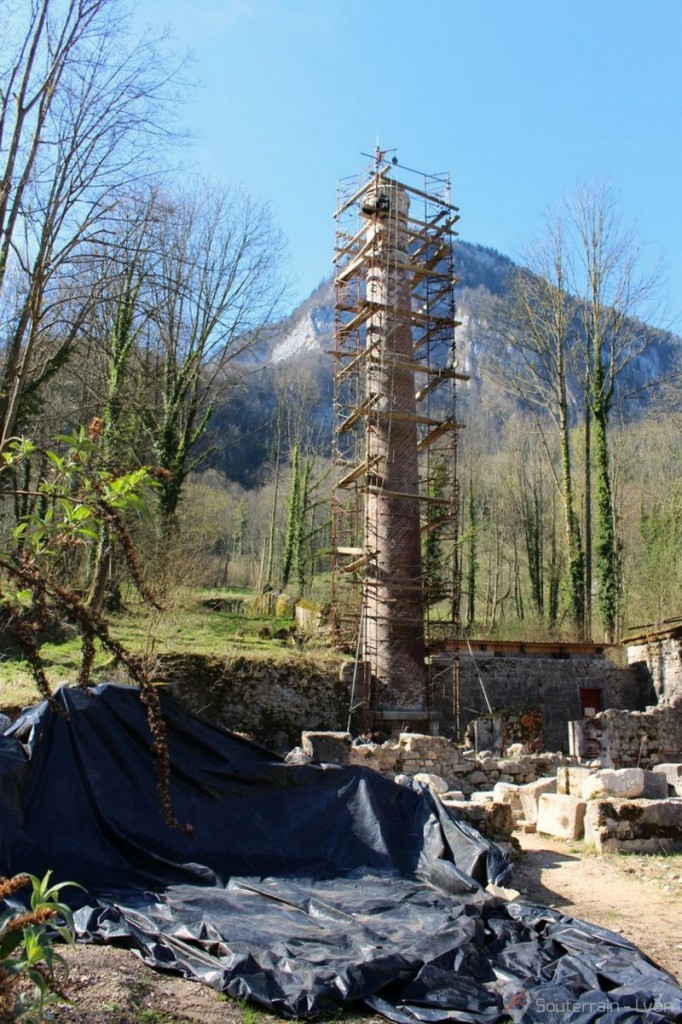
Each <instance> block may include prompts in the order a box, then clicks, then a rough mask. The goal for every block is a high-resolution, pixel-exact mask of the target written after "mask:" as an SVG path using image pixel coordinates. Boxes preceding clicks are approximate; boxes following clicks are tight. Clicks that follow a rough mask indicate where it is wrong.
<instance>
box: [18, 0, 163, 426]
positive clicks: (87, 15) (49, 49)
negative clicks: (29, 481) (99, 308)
mask: <svg viewBox="0 0 682 1024" xmlns="http://www.w3.org/2000/svg"><path fill="white" fill-rule="evenodd" d="M20 10H21V15H20V14H19V13H14V15H13V16H11V17H9V18H8V20H7V22H6V25H5V26H4V31H3V37H2V42H0V66H1V69H2V70H1V75H0V81H1V82H2V87H1V91H0V311H1V313H2V322H1V323H0V343H1V344H2V362H1V364H0V445H3V444H5V443H6V442H7V440H8V438H9V437H10V436H11V435H12V433H13V432H14V430H15V425H16V423H17V420H18V418H20V416H21V410H22V404H23V403H24V402H25V400H26V398H27V396H29V395H30V394H31V393H32V392H35V391H36V389H38V388H39V387H40V386H41V385H42V384H44V383H45V381H46V380H48V379H49V378H50V377H51V376H52V375H53V374H54V373H55V372H56V370H57V368H58V367H59V366H61V365H62V364H63V362H64V359H65V358H66V356H67V355H68V353H69V352H70V351H71V349H72V347H73V345H74V343H75V341H76V339H77V338H78V336H79V333H80V331H81V329H82V327H83V323H84V320H85V318H86V317H87V315H88V310H89V307H90V295H89V293H88V291H87V290H85V289H83V288H82V286H81V285H80V283H79V282H80V272H81V270H82V264H81V260H82V258H83V256H84V255H85V254H86V253H87V250H88V247H89V246H91V244H92V242H93V240H94V239H96V238H100V239H101V238H102V237H103V233H104V231H105V229H106V226H107V225H106V222H107V217H108V215H109V214H110V211H111V206H112V203H113V201H114V197H115V196H116V195H119V194H120V193H121V191H122V190H123V189H125V188H126V187H128V186H129V185H130V184H131V183H132V182H134V181H136V180H139V177H140V175H141V174H143V173H145V170H146V169H148V167H149V159H150V157H151V155H152V153H153V151H154V149H155V147H153V146H152V145H151V143H152V140H160V139H161V138H162V137H163V136H164V135H166V134H167V130H166V127H165V126H164V124H168V123H169V122H170V119H169V118H168V117H167V116H165V107H166V104H167V102H169V101H170V100H171V99H172V94H173V88H174V87H173V77H174V76H173V74H172V73H169V71H168V68H167V65H166V64H165V61H164V60H163V59H162V57H161V56H160V52H159V48H158V46H157V44H156V43H155V42H154V41H152V40H143V41H140V42H136V43H130V42H129V40H128V39H127V38H126V23H125V19H124V18H123V8H122V5H121V3H120V0H27V2H26V3H25V4H23V5H21V7H20ZM67 283H68V287H67V286H66V285H67ZM65 293H68V296H69V303H68V307H69V308H68V312H69V316H68V317H65V315H64V312H65V311H64V301H65V300H64V296H65ZM76 296H78V298H79V300H80V301H79V302H75V301H74V299H75V297H76ZM74 310H75V313H74Z"/></svg>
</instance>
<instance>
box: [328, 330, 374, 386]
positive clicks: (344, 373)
mask: <svg viewBox="0 0 682 1024" xmlns="http://www.w3.org/2000/svg"><path fill="white" fill-rule="evenodd" d="M380 345H381V338H377V340H376V341H373V342H372V344H371V345H368V346H367V348H363V349H362V350H361V351H360V352H359V353H358V354H357V355H356V356H355V358H354V359H351V361H350V363H347V364H346V365H345V366H344V367H343V368H342V369H341V370H339V371H338V373H337V375H336V379H337V380H343V378H344V377H348V376H350V374H351V373H352V372H353V370H355V369H356V367H357V366H358V365H359V364H360V363H362V362H363V361H364V360H365V359H367V356H370V355H371V354H372V353H373V352H374V351H375V349H377V348H379V346H380Z"/></svg>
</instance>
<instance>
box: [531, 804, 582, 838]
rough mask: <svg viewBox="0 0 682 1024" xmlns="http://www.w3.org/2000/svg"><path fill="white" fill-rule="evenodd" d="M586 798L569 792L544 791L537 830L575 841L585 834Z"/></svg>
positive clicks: (539, 808) (539, 805)
mask: <svg viewBox="0 0 682 1024" xmlns="http://www.w3.org/2000/svg"><path fill="white" fill-rule="evenodd" d="M585 808H586V804H585V801H584V800H579V799H578V797H576V796H569V795H568V793H542V794H541V796H540V799H539V802H538V816H537V830H538V832H544V833H546V834H547V835H550V836H557V838H559V839H568V840H572V841H575V840H576V839H580V837H581V836H582V834H583V826H584V821H585Z"/></svg>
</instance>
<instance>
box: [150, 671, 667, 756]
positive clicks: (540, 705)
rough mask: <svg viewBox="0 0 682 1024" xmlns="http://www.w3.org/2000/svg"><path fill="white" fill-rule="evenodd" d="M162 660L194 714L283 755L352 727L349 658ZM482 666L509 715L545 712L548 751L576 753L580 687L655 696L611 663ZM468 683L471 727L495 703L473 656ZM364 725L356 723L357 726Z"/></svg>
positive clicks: (448, 705) (441, 699)
mask: <svg viewBox="0 0 682 1024" xmlns="http://www.w3.org/2000/svg"><path fill="white" fill-rule="evenodd" d="M159 661H160V664H159V673H158V677H159V679H163V680H166V681H168V682H169V683H170V685H171V687H172V689H173V691H174V693H175V694H176V696H178V697H180V699H182V700H183V701H184V702H185V703H186V704H187V705H188V706H189V707H190V708H191V709H192V710H193V711H197V712H199V713H201V714H205V715H208V716H209V717H211V718H213V720H214V721H216V722H217V723H219V724H220V725H223V726H225V727H226V728H228V729H232V730H234V731H235V732H240V733H246V734H247V735H249V736H251V737H252V738H253V739H255V740H256V741H257V742H259V743H263V744H264V745H266V746H269V747H270V748H271V749H273V750H275V751H277V752H278V753H286V751H287V750H290V749H291V748H292V747H293V746H295V745H296V744H297V743H298V742H299V740H300V735H301V732H302V731H303V730H314V729H320V730H323V729H326V730H338V729H343V730H345V729H347V727H348V707H349V697H350V676H351V672H350V671H348V663H347V662H346V663H344V664H345V666H346V668H345V669H344V671H343V673H342V677H343V678H342V681H340V678H339V669H340V668H341V662H340V660H338V661H337V660H335V659H333V658H331V659H329V660H327V661H325V662H322V661H320V659H319V658H317V659H314V658H312V657H311V658H306V655H305V653H300V652H296V653H294V652H291V653H290V654H288V655H287V654H286V653H285V651H283V652H282V657H281V658H280V659H277V660H274V659H260V660H254V659H253V658H248V657H246V656H241V655H239V654H236V653H235V654H233V655H231V656H228V657H224V658H220V657H212V658H207V657H200V656H193V655H183V656H180V655H177V656H171V657H164V658H160V659H159ZM477 664H478V669H479V671H480V672H481V675H482V677H483V679H484V683H485V686H486V689H487V692H488V695H489V698H490V701H491V703H492V705H493V707H494V708H495V709H496V710H497V709H499V710H502V711H503V712H504V713H505V715H506V716H507V718H508V719H509V720H510V721H511V719H513V717H514V714H516V715H517V717H519V719H520V718H521V717H522V716H525V714H526V713H527V712H528V711H529V709H532V713H533V715H534V716H535V717H536V716H537V715H538V709H539V712H540V716H541V720H542V721H541V729H540V730H539V731H540V733H541V742H540V743H539V744H536V747H537V746H538V745H539V746H540V748H541V749H543V750H552V751H562V752H563V753H568V722H569V721H572V720H575V719H578V718H580V715H581V709H580V697H579V693H580V687H581V686H591V687H596V688H600V689H602V690H603V693H604V696H603V704H604V706H605V707H630V708H643V707H644V706H645V705H646V704H647V703H649V702H650V701H649V700H648V699H647V697H648V690H647V684H646V681H643V679H642V676H641V674H640V673H639V671H638V670H637V669H636V668H618V667H616V666H614V665H613V664H612V663H611V662H609V661H608V660H606V659H600V658H592V659H587V658H580V659H578V658H571V659H565V660H562V659H553V658H534V657H528V658H524V657H504V658H500V657H493V656H489V657H478V658H477ZM461 679H462V706H463V709H464V712H463V718H462V724H463V727H464V728H465V727H466V725H467V724H468V723H469V722H470V721H473V720H474V718H476V717H477V715H486V713H487V706H486V703H485V700H484V698H483V694H482V692H481V688H480V685H479V682H478V678H477V675H476V669H475V666H474V665H473V663H472V662H471V659H470V658H463V659H462V662H461ZM436 698H437V699H436V704H435V710H436V711H440V713H441V722H440V732H441V734H443V735H445V734H447V735H453V726H454V721H453V716H452V693H451V691H450V692H449V693H447V694H445V695H444V694H440V695H439V694H436ZM505 715H503V717H505ZM361 725H362V723H354V725H353V728H355V730H356V732H359V731H360V730H361ZM464 728H463V729H462V734H463V733H464ZM512 733H513V734H512ZM461 738H462V740H463V739H464V735H462V737H461ZM523 738H524V737H522V736H517V735H516V730H515V729H512V731H511V732H510V735H509V736H508V737H507V739H508V740H510V741H512V742H513V741H515V740H516V739H523ZM482 746H483V744H479V749H482ZM485 746H486V749H489V748H490V747H489V744H485ZM502 774H505V773H504V772H503V773H502Z"/></svg>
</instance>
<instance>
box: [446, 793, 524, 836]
mask: <svg viewBox="0 0 682 1024" xmlns="http://www.w3.org/2000/svg"><path fill="white" fill-rule="evenodd" d="M443 805H444V806H445V807H447V808H448V809H449V810H450V812H451V813H452V815H453V816H454V817H455V818H459V819H460V820H461V821H465V822H466V823H467V824H468V825H472V826H473V827H474V828H476V829H478V831H479V832H481V833H482V835H484V836H488V838H489V839H496V840H500V839H505V840H508V839H510V838H511V834H512V829H513V821H512V813H511V807H510V806H509V804H497V803H485V804H481V803H472V802H470V801H469V800H449V799H448V798H447V797H445V798H444V799H443Z"/></svg>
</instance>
